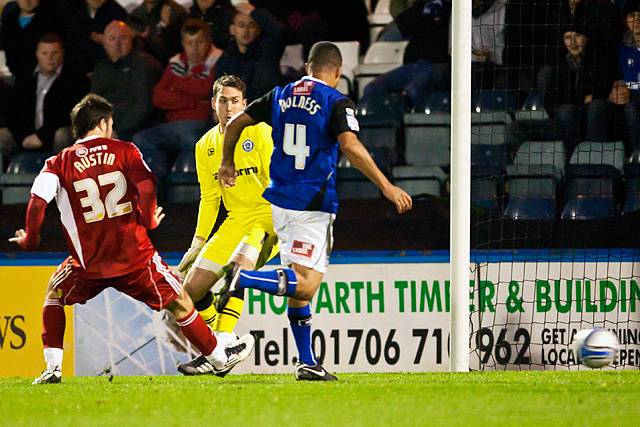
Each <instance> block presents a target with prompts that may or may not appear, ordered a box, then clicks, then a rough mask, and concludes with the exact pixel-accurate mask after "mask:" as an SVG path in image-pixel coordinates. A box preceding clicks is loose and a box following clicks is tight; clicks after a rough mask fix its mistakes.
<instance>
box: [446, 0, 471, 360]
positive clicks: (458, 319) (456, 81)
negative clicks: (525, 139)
mask: <svg viewBox="0 0 640 427" xmlns="http://www.w3.org/2000/svg"><path fill="white" fill-rule="evenodd" d="M452 3H453V8H452V17H451V26H452V31H451V39H452V40H451V41H452V46H451V63H452V67H451V74H452V75H451V223H450V244H449V247H450V264H449V265H450V273H451V356H450V358H449V370H450V371H452V372H466V371H468V370H469V336H470V328H469V264H470V236H471V215H470V212H471V197H470V194H471V108H470V106H471V16H472V15H471V3H472V0H457V1H454V2H452Z"/></svg>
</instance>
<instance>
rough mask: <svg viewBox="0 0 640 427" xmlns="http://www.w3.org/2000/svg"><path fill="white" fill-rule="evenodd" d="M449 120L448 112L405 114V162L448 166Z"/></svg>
mask: <svg viewBox="0 0 640 427" xmlns="http://www.w3.org/2000/svg"><path fill="white" fill-rule="evenodd" d="M450 121H451V115H450V114H429V115H427V114H422V113H410V114H405V115H404V141H405V159H406V162H407V164H409V165H411V166H440V167H448V166H449V163H450V161H451V160H450V157H451V155H450V145H451V126H450Z"/></svg>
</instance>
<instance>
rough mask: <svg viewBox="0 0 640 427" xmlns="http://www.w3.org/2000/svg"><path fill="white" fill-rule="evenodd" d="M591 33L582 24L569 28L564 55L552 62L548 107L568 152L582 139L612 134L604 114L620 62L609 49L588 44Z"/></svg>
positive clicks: (547, 96) (548, 86) (593, 138)
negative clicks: (610, 53) (609, 53)
mask: <svg viewBox="0 0 640 427" xmlns="http://www.w3.org/2000/svg"><path fill="white" fill-rule="evenodd" d="M588 34H589V32H588V28H585V27H584V26H582V25H573V26H571V27H567V28H566V30H565V32H564V33H563V39H562V40H563V44H564V55H562V56H561V57H560V58H558V60H557V62H556V64H554V65H553V66H552V68H551V76H550V81H549V83H548V85H547V88H546V90H545V96H544V103H545V108H546V110H547V111H548V112H549V113H550V114H551V115H553V116H555V120H556V122H557V124H558V128H559V129H560V131H561V132H562V133H563V137H564V142H565V147H566V150H567V152H568V153H571V152H573V149H574V148H575V147H576V145H577V144H578V142H580V141H583V140H587V141H606V140H607V139H608V134H609V131H608V130H607V128H606V120H605V115H606V108H607V100H608V98H609V94H610V92H611V88H612V87H613V81H614V78H615V71H616V65H617V64H616V61H615V58H611V59H609V58H608V56H612V55H608V52H607V51H606V50H603V49H597V48H595V47H592V46H589V40H590V37H589V35H588Z"/></svg>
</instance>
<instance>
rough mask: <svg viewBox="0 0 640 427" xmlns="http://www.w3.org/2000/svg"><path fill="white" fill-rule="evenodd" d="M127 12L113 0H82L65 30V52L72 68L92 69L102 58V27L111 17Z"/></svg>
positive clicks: (123, 18) (117, 16) (80, 69)
mask: <svg viewBox="0 0 640 427" xmlns="http://www.w3.org/2000/svg"><path fill="white" fill-rule="evenodd" d="M127 16H128V14H127V11H126V10H125V9H124V8H123V7H122V6H120V4H118V2H116V0H86V6H85V7H83V8H81V9H80V10H78V11H77V12H76V14H75V15H74V16H73V17H72V18H71V24H70V28H69V31H68V32H67V42H66V46H67V51H68V56H69V60H70V61H71V64H72V65H73V67H74V68H75V69H76V71H78V72H80V73H83V74H90V73H91V72H93V69H94V68H95V66H96V64H97V63H98V62H99V61H100V60H102V59H104V49H103V47H102V40H103V33H104V30H105V27H106V26H107V25H108V24H109V23H110V22H112V21H116V20H120V21H124V20H125V19H126V18H127Z"/></svg>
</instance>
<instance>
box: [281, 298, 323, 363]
mask: <svg viewBox="0 0 640 427" xmlns="http://www.w3.org/2000/svg"><path fill="white" fill-rule="evenodd" d="M287 314H288V315H289V322H291V332H293V337H294V338H295V340H296V347H298V359H299V360H300V361H301V362H302V363H305V364H307V365H311V366H313V365H315V364H316V363H317V362H316V358H315V357H314V356H313V349H312V348H311V305H309V304H307V305H305V306H304V307H289V309H288V310H287Z"/></svg>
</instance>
